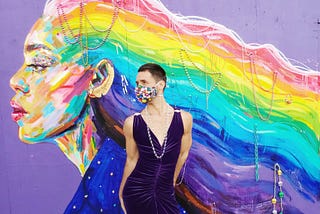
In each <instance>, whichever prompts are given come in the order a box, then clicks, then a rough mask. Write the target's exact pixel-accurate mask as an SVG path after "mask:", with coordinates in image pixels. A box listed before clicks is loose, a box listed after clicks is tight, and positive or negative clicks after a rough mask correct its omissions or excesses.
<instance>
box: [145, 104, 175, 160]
mask: <svg viewBox="0 0 320 214" xmlns="http://www.w3.org/2000/svg"><path fill="white" fill-rule="evenodd" d="M169 110H170V106H169V105H168V108H167V110H166V113H165V114H166V117H165V125H166V126H169V124H168V114H169ZM146 116H147V122H148V123H149V124H150V123H151V119H150V114H149V112H148V106H146ZM147 133H148V138H149V142H150V144H151V147H152V151H153V154H154V156H155V157H156V158H157V159H161V158H162V157H163V156H164V153H165V152H166V147H167V140H168V130H167V131H166V132H165V135H164V139H163V144H162V145H163V148H162V152H161V154H160V155H158V154H157V151H156V149H155V146H154V144H153V141H152V138H151V133H150V127H149V125H148V124H147ZM159 143H160V142H159ZM160 146H161V145H160Z"/></svg>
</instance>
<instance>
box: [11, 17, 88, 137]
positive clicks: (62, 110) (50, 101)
mask: <svg viewBox="0 0 320 214" xmlns="http://www.w3.org/2000/svg"><path fill="white" fill-rule="evenodd" d="M53 25H54V24H53V22H52V21H51V20H48V19H47V20H44V19H39V20H38V21H37V22H36V23H35V25H34V26H33V28H32V29H31V31H30V33H29V35H28V36H27V38H26V42H25V48H24V58H25V61H24V64H23V65H22V67H21V68H20V69H19V70H18V71H17V72H16V74H15V75H14V76H13V77H12V78H11V80H10V85H11V87H12V89H13V90H14V91H15V92H16V94H15V96H14V97H13V98H12V100H11V105H12V107H13V113H12V119H13V120H14V121H16V122H17V123H18V125H19V137H20V139H21V140H22V141H24V142H28V143H34V142H39V141H44V140H50V138H52V137H54V136H57V135H59V134H61V133H62V132H63V131H65V130H67V129H68V128H70V127H71V126H72V125H73V124H74V123H75V121H76V120H77V119H78V118H79V115H80V113H81V111H82V110H83V108H84V106H85V104H86V100H87V97H88V92H87V89H88V85H89V82H90V80H91V78H92V72H91V70H90V69H88V68H84V67H83V66H82V65H79V64H77V62H81V61H82V60H81V51H79V50H78V49H77V48H76V46H77V45H73V46H74V48H73V47H71V46H72V45H71V44H69V43H67V42H65V41H64V40H63V37H64V35H62V33H61V32H60V33H59V32H58V31H56V30H54V29H53V28H52V26H53Z"/></svg>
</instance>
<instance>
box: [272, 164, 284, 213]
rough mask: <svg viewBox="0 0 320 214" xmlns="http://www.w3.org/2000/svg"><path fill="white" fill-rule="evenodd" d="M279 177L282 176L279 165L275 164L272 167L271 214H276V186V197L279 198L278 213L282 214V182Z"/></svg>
mask: <svg viewBox="0 0 320 214" xmlns="http://www.w3.org/2000/svg"><path fill="white" fill-rule="evenodd" d="M281 175H282V171H281V169H280V165H279V164H278V163H276V164H275V165H274V173H273V179H274V182H273V198H272V199H271V203H272V205H273V209H272V214H277V213H278V211H277V208H276V204H277V199H276V195H277V194H276V192H277V184H278V187H279V192H278V196H279V198H280V212H279V214H283V203H282V199H283V197H284V193H283V191H282V185H283V182H282V181H281Z"/></svg>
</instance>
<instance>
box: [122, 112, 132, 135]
mask: <svg viewBox="0 0 320 214" xmlns="http://www.w3.org/2000/svg"><path fill="white" fill-rule="evenodd" d="M133 118H134V115H131V116H129V117H127V118H126V119H125V121H124V123H123V132H124V135H125V136H128V135H131V134H132V127H133Z"/></svg>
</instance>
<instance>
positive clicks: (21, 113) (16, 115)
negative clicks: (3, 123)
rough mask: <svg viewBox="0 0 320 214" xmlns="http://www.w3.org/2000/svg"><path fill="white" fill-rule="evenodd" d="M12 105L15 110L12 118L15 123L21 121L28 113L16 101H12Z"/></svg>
mask: <svg viewBox="0 0 320 214" xmlns="http://www.w3.org/2000/svg"><path fill="white" fill-rule="evenodd" d="M10 105H11V107H12V108H13V112H12V113H11V118H12V120H14V121H15V122H16V121H18V120H20V119H21V118H22V117H23V116H24V115H25V114H27V112H26V111H25V110H24V109H23V108H22V107H21V106H20V105H19V104H18V103H16V102H15V101H13V100H11V101H10Z"/></svg>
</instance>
